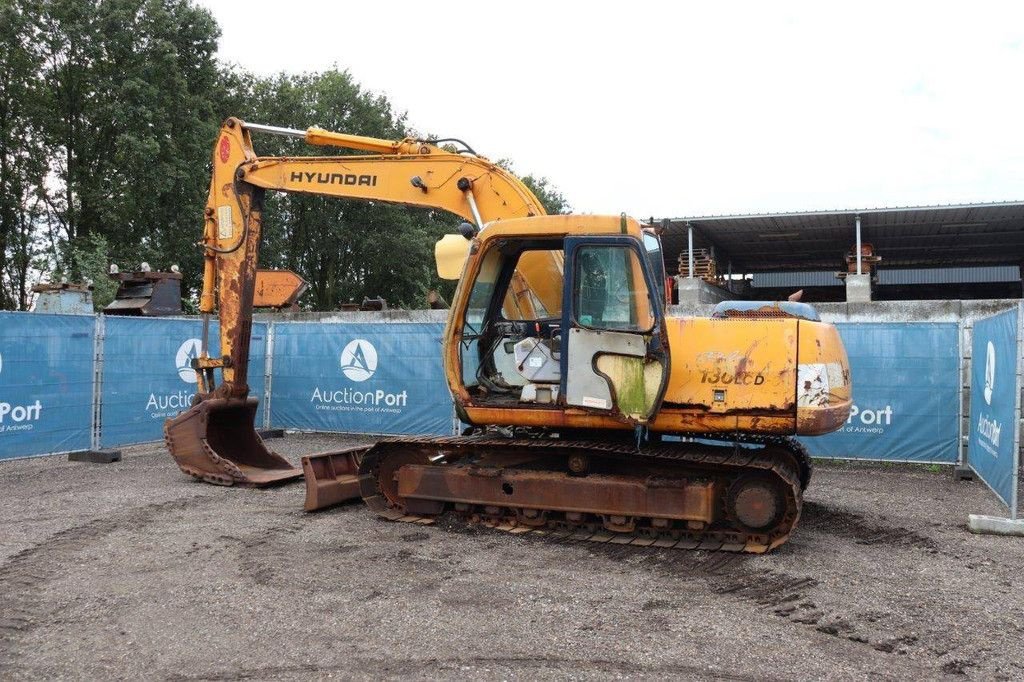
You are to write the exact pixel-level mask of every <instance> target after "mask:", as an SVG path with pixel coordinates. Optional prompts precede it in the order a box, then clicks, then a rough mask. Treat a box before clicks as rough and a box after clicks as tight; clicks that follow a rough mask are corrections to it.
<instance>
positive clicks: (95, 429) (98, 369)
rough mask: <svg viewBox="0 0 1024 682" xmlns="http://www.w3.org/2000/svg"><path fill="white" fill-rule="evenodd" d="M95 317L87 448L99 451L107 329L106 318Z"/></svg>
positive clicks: (99, 315)
mask: <svg viewBox="0 0 1024 682" xmlns="http://www.w3.org/2000/svg"><path fill="white" fill-rule="evenodd" d="M95 317H96V321H95V327H94V332H93V342H92V344H93V345H92V434H91V435H90V439H89V447H90V448H91V449H92V450H99V449H100V440H101V438H102V429H103V341H104V339H105V338H106V335H107V329H106V318H105V317H104V316H103V315H102V314H98V315H96V316H95Z"/></svg>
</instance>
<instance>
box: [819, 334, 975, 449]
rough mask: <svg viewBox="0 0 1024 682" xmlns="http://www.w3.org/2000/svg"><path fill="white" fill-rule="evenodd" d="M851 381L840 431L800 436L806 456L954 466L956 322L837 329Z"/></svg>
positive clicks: (957, 366)
mask: <svg viewBox="0 0 1024 682" xmlns="http://www.w3.org/2000/svg"><path fill="white" fill-rule="evenodd" d="M836 327H837V328H838V330H839V335H840V336H841V337H842V339H843V344H844V345H845V346H846V353H847V355H848V356H849V359H850V373H851V378H852V381H853V409H852V410H851V414H850V418H849V419H848V420H847V422H846V425H845V426H844V427H843V428H842V429H840V430H839V431H836V432H835V433H831V434H828V435H825V436H817V437H814V438H810V437H808V438H801V441H802V442H803V443H804V444H805V445H806V446H807V448H808V450H809V451H810V452H811V455H813V456H815V457H836V458H843V459H873V460H890V461H903V462H944V463H955V462H956V461H957V451H958V444H957V439H958V437H959V435H958V434H959V428H958V422H959V410H958V408H957V406H958V405H959V402H960V397H959V381H960V351H959V348H960V345H959V328H958V326H957V325H956V324H955V323H912V322H901V323H871V324H850V323H846V324H844V323H840V324H837V325H836Z"/></svg>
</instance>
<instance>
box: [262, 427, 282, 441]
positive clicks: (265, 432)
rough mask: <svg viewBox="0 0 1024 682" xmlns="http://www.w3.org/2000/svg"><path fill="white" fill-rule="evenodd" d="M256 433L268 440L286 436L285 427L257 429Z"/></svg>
mask: <svg viewBox="0 0 1024 682" xmlns="http://www.w3.org/2000/svg"><path fill="white" fill-rule="evenodd" d="M256 433H258V434H259V435H260V438H262V439H263V440H267V439H268V438H284V429H257V430H256Z"/></svg>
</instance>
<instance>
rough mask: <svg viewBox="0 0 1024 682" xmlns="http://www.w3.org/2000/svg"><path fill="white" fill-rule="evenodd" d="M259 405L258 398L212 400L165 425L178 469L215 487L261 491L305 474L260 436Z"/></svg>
mask: <svg viewBox="0 0 1024 682" xmlns="http://www.w3.org/2000/svg"><path fill="white" fill-rule="evenodd" d="M258 404H259V401H258V400H257V399H256V398H239V399H235V398H209V399H207V400H204V401H202V402H200V403H199V404H198V405H194V406H193V407H191V408H189V409H188V410H186V411H185V412H182V413H181V414H179V415H178V416H177V417H174V418H172V419H168V420H167V421H166V422H164V440H165V441H166V442H167V449H168V450H170V452H171V456H172V457H174V461H175V462H177V464H178V467H180V468H181V470H182V471H184V472H185V473H186V474H188V475H190V476H193V477H195V478H198V479H200V480H203V481H206V482H207V483H213V484H216V485H242V486H256V487H263V486H268V485H273V484H275V483H283V482H285V481H289V480H292V479H295V478H298V477H299V476H301V475H302V470H301V469H299V468H298V467H294V466H292V465H291V463H290V462H289V461H288V460H286V459H285V458H284V457H281V456H280V455H279V454H277V453H276V452H273V451H272V450H268V449H267V446H266V445H264V444H263V439H262V438H260V436H259V434H257V433H256V427H255V420H256V406H257V405H258Z"/></svg>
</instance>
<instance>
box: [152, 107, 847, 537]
mask: <svg viewBox="0 0 1024 682" xmlns="http://www.w3.org/2000/svg"><path fill="white" fill-rule="evenodd" d="M255 132H260V133H271V134H278V135H287V136H292V137H298V138H302V139H304V140H305V141H306V142H307V143H309V144H311V145H322V146H334V147H339V148H344V149H348V150H357V151H363V152H369V153H368V154H363V155H354V156H333V157H276V158H270V157H259V156H258V155H257V154H256V153H255V151H254V149H253V146H252V140H251V134H252V133H255ZM266 189H272V190H278V191H285V192H305V193H312V194H319V195H329V196H337V197H344V198H350V199H353V198H354V199H364V200H371V201H385V202H394V203H399V204H406V205H411V206H426V207H432V208H438V209H444V210H446V211H449V212H451V213H453V214H455V215H458V216H461V217H462V218H464V219H465V220H466V221H467V222H466V223H463V224H462V225H461V226H460V230H459V231H460V234H457V235H448V236H446V237H445V238H444V239H442V240H441V241H439V242H438V244H437V246H436V247H435V256H436V258H437V267H438V272H439V274H440V275H441V276H442V277H448V278H451V279H456V278H457V279H458V280H459V283H458V286H457V288H456V291H455V294H454V297H453V300H452V304H451V307H450V310H449V315H448V323H447V325H446V328H445V335H444V350H443V354H444V366H445V375H446V378H447V382H448V385H449V388H450V391H451V394H452V397H453V398H454V401H455V408H456V411H457V413H458V415H459V417H460V419H461V421H462V422H463V423H464V424H465V425H466V426H467V429H466V430H465V431H464V433H463V434H462V435H460V436H454V437H394V438H387V439H383V440H381V441H380V442H378V443H376V444H374V445H372V446H365V447H360V448H352V449H349V450H345V451H341V452H338V453H324V454H322V455H318V456H313V457H307V458H304V459H303V466H304V468H305V469H306V472H305V473H306V479H307V509H315V508H318V507H322V506H326V505H328V504H331V503H333V502H337V501H340V500H343V499H346V498H351V497H354V496H361V497H362V498H363V499H364V501H365V502H366V503H367V505H368V506H369V507H370V508H371V509H372V510H374V511H375V512H377V513H378V514H379V515H380V516H382V517H384V518H387V519H390V520H396V521H409V522H418V523H428V522H430V521H431V519H433V518H436V517H437V516H438V515H440V514H442V513H446V512H454V513H456V514H458V515H460V516H462V517H465V518H466V519H468V520H470V521H475V522H481V523H485V524H488V525H491V526H495V527H498V528H502V529H505V530H511V531H512V532H528V531H529V532H536V533H542V534H545V533H546V534H556V535H559V536H573V537H578V538H586V539H590V540H594V541H599V542H612V543H619V544H621V543H631V544H638V545H656V546H659V547H679V548H703V549H720V550H725V551H746V552H765V551H768V550H770V549H772V548H774V547H777V546H779V545H780V544H782V543H783V542H785V541H786V540H787V539H788V537H789V536H790V534H791V532H792V530H793V528H794V527H795V525H796V523H797V521H798V519H799V515H800V510H801V504H802V499H803V490H804V488H805V487H806V485H807V483H808V481H809V479H810V473H811V464H810V460H809V458H808V457H807V454H806V452H805V451H804V449H803V447H802V446H801V445H800V444H799V443H798V442H797V441H796V440H795V439H794V438H793V437H794V436H796V435H820V434H825V433H829V432H832V431H835V430H836V429H838V428H840V427H841V426H842V425H843V424H844V423H845V421H846V419H847V417H848V414H849V409H850V404H851V383H850V371H849V364H848V361H847V358H846V352H845V349H844V348H843V345H842V342H841V340H840V338H839V335H838V333H837V331H836V329H835V327H833V326H832V325H830V324H826V323H822V322H821V321H820V319H819V317H818V315H817V313H816V312H815V311H814V309H813V308H811V307H810V306H808V305H805V304H801V303H793V302H775V303H770V302H728V303H724V304H720V305H719V306H718V307H717V308H716V309H715V311H714V313H713V315H712V316H711V317H709V318H680V317H670V316H668V315H667V314H666V310H665V308H666V306H665V295H664V286H665V272H664V262H663V258H662V254H661V246H660V240H659V238H658V235H657V234H656V232H655V231H654V230H652V229H649V228H645V227H644V226H642V225H641V224H640V223H638V222H637V221H636V220H633V219H632V218H628V217H626V216H625V215H621V216H595V215H545V214H544V210H543V208H542V206H541V204H540V202H539V201H538V200H537V198H536V197H535V196H534V195H533V194H532V192H530V190H529V189H528V188H527V187H526V186H525V185H524V184H523V183H522V182H521V181H520V180H519V179H518V178H516V177H515V176H513V175H512V174H510V173H508V172H507V171H505V170H504V169H502V168H501V167H499V166H497V165H496V164H493V163H491V162H490V161H488V160H487V159H485V158H483V157H481V156H478V155H476V154H475V153H473V152H472V151H471V150H463V151H461V152H460V151H451V150H449V149H446V148H443V147H441V146H439V145H438V143H437V142H436V141H424V140H415V139H404V140H401V141H388V140H378V139H373V138H366V137H361V136H356V135H346V134H341V133H333V132H328V131H325V130H321V129H317V128H310V129H308V130H305V131H302V130H292V129H286V128H277V127H272V126H260V125H254V124H250V123H245V122H243V121H241V120H238V119H234V118H232V119H228V120H227V121H226V122H225V123H224V125H223V127H222V129H221V133H220V136H219V138H218V141H217V143H216V145H215V147H214V153H213V177H212V180H211V184H210V194H209V201H208V205H207V208H206V223H205V231H204V237H203V242H202V244H203V247H204V250H205V270H204V278H203V291H202V296H201V299H200V309H201V312H202V314H203V319H204V333H203V347H204V351H203V352H202V354H201V356H200V357H199V358H197V359H196V360H195V361H194V367H195V368H196V373H197V376H198V378H199V391H198V392H197V396H196V401H195V404H194V406H193V407H192V408H191V409H189V410H187V411H186V412H183V413H182V414H181V415H179V416H178V417H175V418H173V419H170V420H168V422H167V424H166V425H165V437H166V441H167V444H168V447H169V449H170V452H171V454H172V455H173V456H174V459H175V460H176V461H177V463H178V465H179V466H180V467H181V468H182V470H183V471H185V472H186V473H188V474H190V475H192V476H195V477H197V478H200V479H202V480H205V481H208V482H211V483H218V484H223V485H267V484H270V483H274V482H278V481H282V480H287V479H289V478H293V477H297V476H298V475H300V471H299V470H298V469H297V468H295V467H293V466H292V465H291V464H290V463H289V462H288V461H287V460H285V459H284V458H282V457H280V456H279V455H277V454H275V453H273V452H271V451H270V450H268V449H267V448H266V446H265V445H264V443H263V442H262V440H261V439H260V438H259V436H258V435H257V433H256V431H255V428H254V416H255V412H256V399H255V398H252V397H249V395H248V393H249V388H248V385H247V383H246V370H247V363H248V344H249V336H250V332H251V325H252V310H253V303H254V296H255V291H256V290H257V288H258V286H257V283H258V281H259V277H260V275H259V274H258V272H257V267H256V262H257V251H258V246H259V242H260V219H261V208H262V197H263V192H264V191H265V190H266ZM215 310H216V311H218V312H219V318H220V347H221V351H222V355H221V356H220V357H210V356H209V354H208V353H207V352H206V347H207V338H206V337H207V329H208V325H207V324H206V320H208V319H209V317H210V315H212V314H213V313H214V311H215ZM215 370H219V371H220V373H221V382H220V383H219V385H218V384H217V383H216V382H215Z"/></svg>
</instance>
